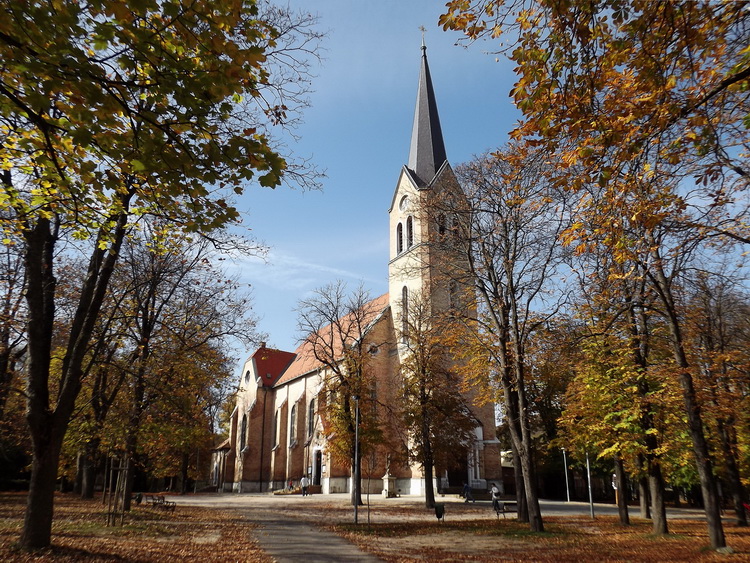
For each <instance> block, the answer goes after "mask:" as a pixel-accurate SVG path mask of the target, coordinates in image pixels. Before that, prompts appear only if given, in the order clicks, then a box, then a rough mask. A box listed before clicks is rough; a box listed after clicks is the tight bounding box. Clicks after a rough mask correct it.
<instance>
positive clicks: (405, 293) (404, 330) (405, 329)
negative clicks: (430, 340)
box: [401, 286, 409, 342]
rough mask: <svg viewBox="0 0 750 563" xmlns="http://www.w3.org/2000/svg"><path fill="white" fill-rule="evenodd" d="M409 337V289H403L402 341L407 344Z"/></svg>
mask: <svg viewBox="0 0 750 563" xmlns="http://www.w3.org/2000/svg"><path fill="white" fill-rule="evenodd" d="M408 335H409V288H408V287H406V286H404V287H403V289H401V341H402V342H406V339H407V338H408Z"/></svg>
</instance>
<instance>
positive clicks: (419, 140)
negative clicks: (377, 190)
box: [407, 33, 446, 185]
mask: <svg viewBox="0 0 750 563" xmlns="http://www.w3.org/2000/svg"><path fill="white" fill-rule="evenodd" d="M445 160H446V156H445V145H444V144H443V133H442V131H441V130H440V118H439V117H438V111H437V103H436V102H435V92H433V90H432V79H431V78H430V67H429V66H428V65H427V47H426V46H425V44H424V33H423V34H422V68H421V70H420V72H419V88H418V90H417V107H416V109H415V111H414V126H413V128H412V131H411V149H410V150H409V163H408V164H407V166H408V168H409V169H410V170H411V171H412V172H413V173H414V174H415V175H416V177H417V180H418V181H419V183H420V185H427V184H429V183H430V181H431V180H432V179H433V178H434V177H435V174H436V173H437V171H438V170H439V169H440V166H442V164H443V162H445Z"/></svg>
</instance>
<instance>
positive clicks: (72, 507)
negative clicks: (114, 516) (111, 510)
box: [0, 493, 271, 563]
mask: <svg viewBox="0 0 750 563" xmlns="http://www.w3.org/2000/svg"><path fill="white" fill-rule="evenodd" d="M25 502H26V496H25V494H19V493H0V561H2V562H6V561H7V562H31V561H34V562H36V561H55V562H57V561H61V562H67V561H128V562H131V561H132V562H139V563H141V562H142V563H152V562H153V563H155V562H165V563H171V562H177V561H193V560H196V561H201V563H214V562H216V563H218V562H225V561H253V562H256V561H257V562H263V563H265V562H270V561H271V559H270V558H268V557H266V556H265V555H264V554H263V552H262V551H261V550H260V549H259V548H258V546H257V544H256V543H255V542H254V541H253V540H252V536H251V533H252V529H253V525H252V524H251V523H250V522H247V521H246V520H244V519H242V518H241V517H239V516H238V514H237V513H236V512H234V511H222V510H214V509H205V508H196V507H187V506H180V507H178V508H177V509H176V510H175V511H174V512H165V511H164V510H161V509H159V508H151V507H147V506H144V505H141V506H137V507H135V508H134V509H133V510H132V511H131V513H130V514H128V515H126V516H125V522H124V525H123V526H121V527H120V526H115V527H107V526H106V522H107V510H106V508H105V507H104V506H102V503H101V500H96V501H82V500H80V499H78V498H77V497H75V496H73V495H57V496H56V497H55V518H54V521H53V525H52V544H53V547H52V549H49V550H44V551H42V552H38V553H31V554H30V553H24V552H20V551H18V550H17V549H16V547H15V545H14V544H15V543H16V542H17V541H18V537H19V535H20V532H21V526H22V523H23V513H24V509H25Z"/></svg>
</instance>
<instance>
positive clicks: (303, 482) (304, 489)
mask: <svg viewBox="0 0 750 563" xmlns="http://www.w3.org/2000/svg"><path fill="white" fill-rule="evenodd" d="M299 486H300V487H302V496H303V497H306V496H307V487H309V486H310V479H308V478H307V475H303V476H302V479H300V480H299Z"/></svg>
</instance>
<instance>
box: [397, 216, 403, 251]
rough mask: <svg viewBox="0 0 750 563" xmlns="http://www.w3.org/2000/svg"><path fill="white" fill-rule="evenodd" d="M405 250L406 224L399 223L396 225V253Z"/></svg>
mask: <svg viewBox="0 0 750 563" xmlns="http://www.w3.org/2000/svg"><path fill="white" fill-rule="evenodd" d="M403 251H404V226H403V225H402V224H401V223H399V224H398V226H397V227H396V253H397V254H401V253H402V252H403Z"/></svg>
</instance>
